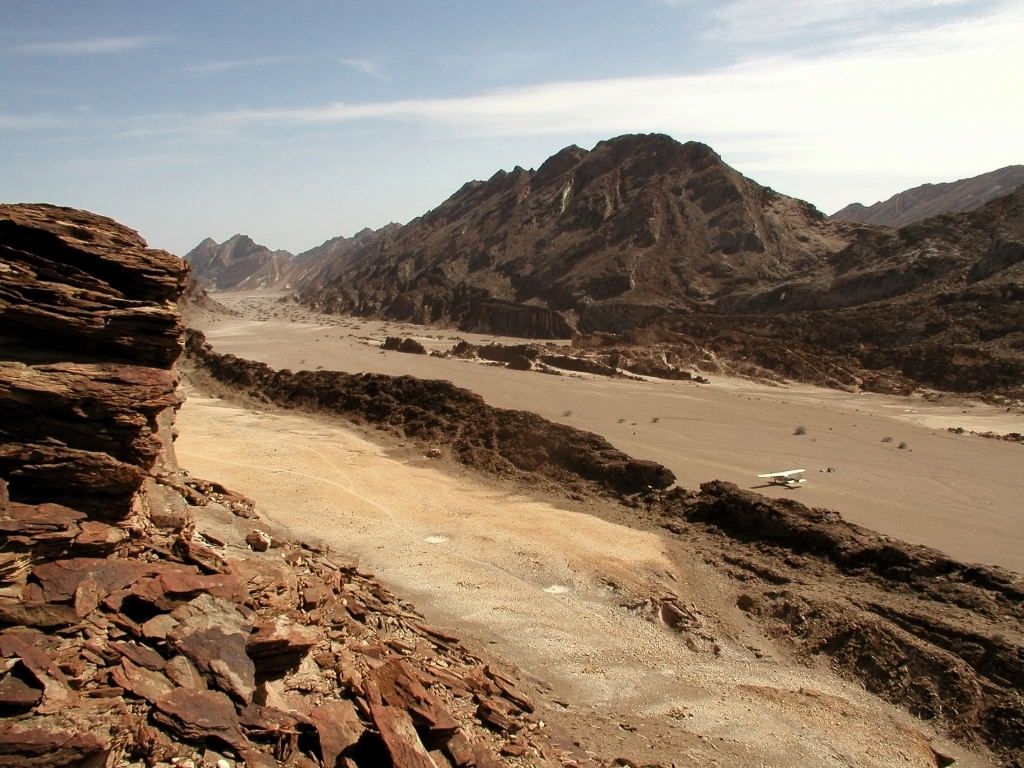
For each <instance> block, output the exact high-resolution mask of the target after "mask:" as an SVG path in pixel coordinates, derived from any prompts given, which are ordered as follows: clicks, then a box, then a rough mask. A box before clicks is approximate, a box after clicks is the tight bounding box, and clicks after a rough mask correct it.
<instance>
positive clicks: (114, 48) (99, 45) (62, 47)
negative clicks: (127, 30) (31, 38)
mask: <svg viewBox="0 0 1024 768" xmlns="http://www.w3.org/2000/svg"><path fill="white" fill-rule="evenodd" d="M163 39H164V38H162V37H158V36H154V35H135V36H125V37H89V38H82V39H78V40H50V41H46V42H39V43H26V44H24V45H18V46H15V47H14V48H11V49H10V50H11V51H12V52H13V53H18V54H24V55H37V56H88V55H92V54H105V53H123V52H124V51H134V50H137V49H139V48H146V47H148V46H150V45H153V44H155V43H158V42H160V41H162V40H163Z"/></svg>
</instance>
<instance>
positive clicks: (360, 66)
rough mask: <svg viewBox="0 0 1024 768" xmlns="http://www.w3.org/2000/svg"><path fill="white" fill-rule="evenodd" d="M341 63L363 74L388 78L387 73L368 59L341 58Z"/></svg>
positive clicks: (379, 78)
mask: <svg viewBox="0 0 1024 768" xmlns="http://www.w3.org/2000/svg"><path fill="white" fill-rule="evenodd" d="M341 63H342V64H344V65H345V66H346V67H349V68H351V69H354V70H356V71H357V72H362V73H363V74H364V75H369V76H370V77H375V78H377V79H378V80H387V79H389V78H388V75H387V73H386V72H384V70H382V69H381V68H380V67H379V66H378V65H377V64H376V63H374V62H372V61H370V60H369V59H342V60H341Z"/></svg>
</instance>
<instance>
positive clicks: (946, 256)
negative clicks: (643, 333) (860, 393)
mask: <svg viewBox="0 0 1024 768" xmlns="http://www.w3.org/2000/svg"><path fill="white" fill-rule="evenodd" d="M671 326H674V327H676V328H683V327H685V329H686V332H687V333H690V334H696V335H699V336H700V337H701V338H705V339H710V338H719V337H721V336H722V334H723V333H725V332H726V329H729V333H731V334H733V336H734V338H740V337H742V336H744V335H746V336H747V338H748V343H749V347H753V346H758V345H759V346H761V347H762V348H764V349H765V350H766V351H765V352H763V353H761V354H767V355H769V356H771V355H775V356H778V355H779V354H781V353H782V352H784V351H786V350H792V349H793V348H796V347H803V348H804V350H805V351H808V352H814V351H815V350H817V354H819V355H820V356H831V357H832V358H833V359H834V360H845V361H846V364H847V369H848V371H850V372H851V376H852V378H851V381H850V383H853V382H854V380H856V379H861V378H863V377H862V373H863V372H864V371H896V372H899V373H901V374H902V375H904V376H906V377H908V378H909V379H910V380H912V381H914V382H918V383H923V384H927V385H930V386H935V387H939V388H942V389H951V390H955V391H963V392H1003V393H1006V394H1011V395H1013V396H1015V397H1020V396H1021V395H1022V394H1024V188H1021V189H1018V190H1017V191H1016V192H1014V193H1012V194H1010V195H1007V196H1006V197H1002V198H998V199H995V200H992V201H991V202H989V203H988V204H986V205H985V206H984V207H982V208H981V209H979V210H977V211H971V212H968V213H954V214H945V215H943V216H937V217H934V218H931V219H927V220H925V221H922V222H919V223H917V224H912V225H910V226H907V227H904V228H903V229H900V230H891V229H881V228H866V229H862V230H859V231H858V232H857V233H856V238H855V240H854V241H853V242H852V243H851V244H850V245H849V246H847V247H846V248H844V249H843V250H842V251H840V252H838V253H836V254H834V255H833V256H832V257H831V258H830V259H829V260H828V261H827V263H826V264H825V265H824V267H823V268H821V269H819V270H817V271H816V272H814V273H813V274H809V275H806V276H801V277H799V278H796V279H793V280H789V281H783V282H781V283H779V284H777V285H775V286H769V287H765V288H762V289H761V290H756V291H749V292H744V293H737V294H734V295H731V296H728V297H723V298H721V299H719V300H718V301H717V302H716V303H715V305H714V307H713V311H712V312H710V313H708V314H707V315H705V316H704V317H702V318H700V320H699V321H697V322H688V323H684V322H681V321H680V320H675V321H672V322H669V323H665V327H671ZM766 339H772V340H774V341H775V342H777V343H774V344H766V342H765V340H766ZM749 347H748V349H749ZM753 354H758V353H753ZM856 371H860V373H856Z"/></svg>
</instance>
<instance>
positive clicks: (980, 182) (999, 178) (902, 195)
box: [832, 165, 1024, 227]
mask: <svg viewBox="0 0 1024 768" xmlns="http://www.w3.org/2000/svg"><path fill="white" fill-rule="evenodd" d="M1021 185H1024V165H1008V166H1006V167H1004V168H998V169H996V170H994V171H989V172H988V173H982V174H979V175H977V176H972V177H970V178H966V179H959V180H958V181H948V182H940V183H929V184H921V185H920V186H917V187H912V188H911V189H906V190H903V191H902V192H897V193H896V194H895V195H893V196H892V197H890V198H888V199H886V200H879V201H878V202H876V203H874V204H873V205H863V204H861V203H850V204H849V205H847V206H845V207H843V208H841V209H839V210H838V211H836V212H835V213H833V214H832V218H833V219H837V220H840V221H849V222H852V223H855V224H873V225H877V226H885V227H902V226H906V225H908V224H914V223H916V222H918V221H922V220H924V219H926V218H930V217H932V216H939V215H941V214H944V213H961V212H965V211H973V210H977V209H978V208H980V207H981V206H982V205H984V204H985V203H987V202H988V201H989V200H992V199H994V198H996V197H1001V196H1003V195H1007V194H1009V193H1011V192H1013V191H1014V190H1015V189H1017V188H1019V187H1020V186H1021Z"/></svg>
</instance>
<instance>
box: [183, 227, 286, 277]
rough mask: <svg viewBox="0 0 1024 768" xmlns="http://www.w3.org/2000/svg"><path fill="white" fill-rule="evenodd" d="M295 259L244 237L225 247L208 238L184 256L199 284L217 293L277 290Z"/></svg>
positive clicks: (239, 236)
mask: <svg viewBox="0 0 1024 768" xmlns="http://www.w3.org/2000/svg"><path fill="white" fill-rule="evenodd" d="M292 258H293V257H292V254H290V253H289V252H288V251H272V250H270V248H268V247H267V246H265V245H261V244H259V243H257V242H256V241H255V240H253V239H252V238H251V237H250V236H249V235H245V234H241V233H238V234H235V235H232V236H231V237H229V238H228V239H227V240H225V241H224V242H223V243H218V242H216V241H215V240H214V239H213V238H210V237H207V238H205V239H204V240H203V241H202V242H201V243H199V245H197V246H196V247H195V248H193V249H192V250H191V251H189V252H188V253H186V254H185V261H187V262H188V263H189V265H190V266H191V267H192V273H193V275H194V276H195V279H196V281H197V282H198V283H199V284H200V285H202V286H203V287H205V288H210V289H214V290H252V289H258V288H269V287H272V286H276V285H277V284H279V283H280V282H281V279H282V277H283V274H284V271H285V267H286V265H287V264H288V263H289V262H290V261H291V260H292Z"/></svg>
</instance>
